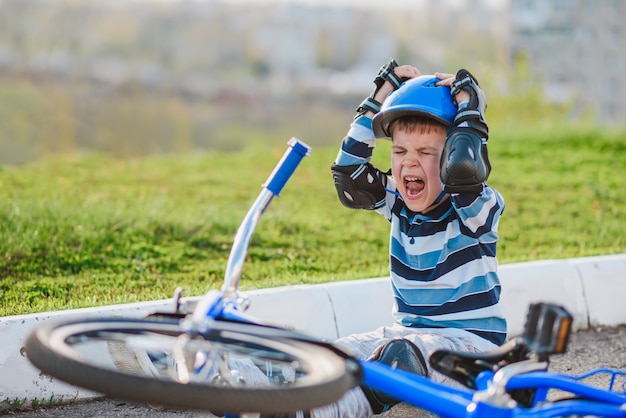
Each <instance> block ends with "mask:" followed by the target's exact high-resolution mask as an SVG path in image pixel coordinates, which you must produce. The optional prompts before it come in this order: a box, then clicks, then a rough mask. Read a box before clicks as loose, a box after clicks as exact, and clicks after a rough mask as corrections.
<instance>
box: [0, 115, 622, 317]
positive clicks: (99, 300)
mask: <svg viewBox="0 0 626 418" xmlns="http://www.w3.org/2000/svg"><path fill="white" fill-rule="evenodd" d="M285 141H286V138H285ZM337 147H338V145H337ZM337 147H332V148H317V149H314V150H313V154H312V156H311V157H309V158H307V159H305V160H304V161H303V163H302V165H301V166H300V167H299V168H298V170H297V172H296V174H295V175H294V177H293V178H292V180H291V181H290V182H289V183H288V184H287V186H286V187H285V189H284V191H283V193H282V195H281V197H280V198H278V199H276V200H275V201H274V202H273V203H272V206H271V207H270V209H269V210H268V211H267V212H266V214H265V215H264V217H263V219H262V220H261V222H260V224H259V227H258V229H257V232H256V234H255V236H254V238H253V240H252V242H251V245H250V251H249V257H248V260H247V261H246V264H245V266H244V276H243V279H242V283H241V284H242V288H244V289H251V288H262V287H269V286H280V285H286V284H297V283H319V282H328V281H335V280H348V279H358V278H366V277H377V276H382V275H387V269H388V261H387V256H388V255H387V245H388V225H387V222H386V221H385V220H384V219H383V218H382V217H380V216H377V215H376V214H373V213H369V212H364V211H350V210H348V209H345V208H343V207H342V206H341V204H340V203H339V202H338V200H337V198H336V196H335V191H334V187H333V184H332V179H331V177H330V173H329V166H330V163H331V161H332V160H333V159H334V157H335V154H336V152H337ZM625 148H626V141H625V140H624V132H623V131H609V130H596V129H593V128H581V127H576V128H574V127H570V128H567V127H565V128H564V127H560V128H558V129H557V128H540V127H537V128H535V129H534V130H533V131H532V132H530V129H528V130H524V131H522V132H520V131H515V130H513V129H510V128H505V127H500V128H499V127H497V126H496V127H494V128H493V129H492V133H491V139H490V156H491V160H492V163H493V167H494V168H493V172H492V176H491V178H490V184H491V185H492V186H494V187H496V188H497V189H498V190H499V191H500V192H501V193H502V194H503V196H504V198H505V200H506V209H505V213H504V216H503V218H502V221H501V223H500V234H501V240H500V245H499V252H498V258H499V260H500V263H501V264H502V263H510V262H517V261H527V260H535V259H548V258H569V257H579V256H590V255H599V254H613V253H620V252H623V251H624V250H625V249H626V242H625V237H626V222H624V220H625V219H626V194H625V193H624V185H623V181H624V179H625V178H626V152H625V151H626V149H625ZM283 150H284V147H283V146H276V147H273V148H272V147H265V148H261V147H249V148H246V149H245V151H243V152H239V153H225V152H221V153H220V152H214V153H206V154H193V155H178V156H161V157H145V158H140V159H125V160H123V159H113V158H109V157H106V156H102V155H83V156H73V157H59V158H54V159H53V158H47V159H44V160H40V161H37V162H33V163H30V164H27V165H23V166H8V167H4V168H2V169H0V315H14V314H21V313H29V312H37V311H47V310H56V309H70V308H78V307H86V306H97V305H104V304H113V303H124V302H133V301H140V300H153V299H161V298H166V297H170V296H171V295H172V293H173V290H174V288H175V287H176V286H182V287H183V288H184V291H185V294H187V295H198V294H201V293H204V292H205V291H206V290H208V289H209V288H215V287H219V286H220V284H221V281H222V278H223V273H224V268H225V264H226V260H227V258H228V254H229V250H230V245H231V243H232V240H233V237H234V234H235V232H236V228H237V226H238V225H239V222H240V221H241V220H242V219H243V217H244V215H245V213H246V211H247V209H248V207H249V206H250V204H251V203H252V202H253V201H254V199H255V197H256V195H257V194H258V192H259V190H260V185H261V183H262V182H263V181H264V180H265V179H266V178H267V176H268V174H269V173H270V172H271V170H272V168H273V166H274V164H275V163H276V161H278V159H279V158H280V156H281V155H282V152H283ZM388 155H389V147H388V144H385V143H383V144H381V146H380V149H378V150H377V153H376V162H377V164H378V165H379V166H380V167H381V168H385V169H386V168H388Z"/></svg>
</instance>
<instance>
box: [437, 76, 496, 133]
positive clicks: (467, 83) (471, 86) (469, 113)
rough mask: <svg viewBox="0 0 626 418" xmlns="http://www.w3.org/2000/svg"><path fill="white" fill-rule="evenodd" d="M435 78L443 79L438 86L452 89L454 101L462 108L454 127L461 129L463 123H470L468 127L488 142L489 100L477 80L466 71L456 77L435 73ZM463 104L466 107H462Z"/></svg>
mask: <svg viewBox="0 0 626 418" xmlns="http://www.w3.org/2000/svg"><path fill="white" fill-rule="evenodd" d="M435 76H436V77H437V78H439V79H441V81H440V82H438V83H437V85H438V86H448V87H450V93H451V94H452V98H453V100H454V101H455V102H456V104H457V105H459V106H460V108H459V111H458V113H457V115H456V117H455V119H454V126H456V127H460V126H462V124H463V122H468V123H467V125H466V126H467V127H469V128H471V129H475V130H476V131H477V133H478V134H479V135H480V136H481V137H482V138H484V139H485V140H487V139H488V138H489V128H488V127H487V122H486V121H485V110H486V109H487V98H486V96H485V93H484V92H483V90H482V89H481V88H480V86H479V85H478V81H477V80H476V78H474V76H473V75H472V74H471V73H470V72H469V71H467V70H465V69H461V70H459V71H458V72H457V73H456V75H453V74H446V73H435ZM463 103H466V105H463V106H461V104H463Z"/></svg>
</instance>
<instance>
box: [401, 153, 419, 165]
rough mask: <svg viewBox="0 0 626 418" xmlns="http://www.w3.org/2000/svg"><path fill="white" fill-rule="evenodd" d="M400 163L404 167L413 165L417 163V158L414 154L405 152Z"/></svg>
mask: <svg viewBox="0 0 626 418" xmlns="http://www.w3.org/2000/svg"><path fill="white" fill-rule="evenodd" d="M402 164H403V165H404V166H405V167H415V166H416V165H418V164H419V159H418V158H417V156H415V155H410V154H407V155H406V156H405V157H404V159H403V160H402Z"/></svg>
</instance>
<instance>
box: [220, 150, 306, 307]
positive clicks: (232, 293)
mask: <svg viewBox="0 0 626 418" xmlns="http://www.w3.org/2000/svg"><path fill="white" fill-rule="evenodd" d="M288 144H289V148H288V149H287V151H285V154H283V157H282V158H281V160H280V161H279V162H278V164H276V167H275V168H274V171H272V173H271V174H270V176H269V177H268V179H267V181H266V182H265V184H264V185H263V190H261V193H260V194H259V196H258V197H257V198H256V200H255V202H254V203H253V205H252V206H251V207H250V209H249V210H248V213H247V214H246V217H245V218H244V220H243V221H242V222H241V225H240V226H239V229H238V230H237V235H236V236H235V241H234V242H233V246H232V248H231V250H230V255H229V257H228V263H227V265H226V273H225V274H224V285H223V286H222V291H223V292H224V296H225V297H226V299H228V300H234V299H236V294H237V289H238V287H239V279H241V271H242V268H243V262H244V260H245V258H246V253H247V249H248V243H249V242H250V238H251V237H252V233H253V232H254V230H255V228H256V225H257V223H258V222H259V219H260V218H261V215H262V214H263V212H264V211H265V209H266V208H267V206H268V205H269V204H270V202H271V201H272V198H274V197H275V196H278V195H279V193H280V192H281V190H282V189H283V187H284V186H285V184H286V183H287V180H289V178H290V177H291V175H292V174H293V172H294V171H295V170H296V167H298V164H300V161H302V159H303V158H304V157H305V156H307V155H309V154H310V151H311V148H310V147H309V146H308V145H306V144H305V143H304V142H302V141H300V140H299V139H297V138H291V139H290V140H289V142H288Z"/></svg>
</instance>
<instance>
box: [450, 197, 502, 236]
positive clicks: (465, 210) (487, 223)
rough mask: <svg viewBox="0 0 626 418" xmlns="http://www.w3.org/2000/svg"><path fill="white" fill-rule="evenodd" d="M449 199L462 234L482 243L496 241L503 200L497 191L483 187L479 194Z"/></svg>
mask: <svg viewBox="0 0 626 418" xmlns="http://www.w3.org/2000/svg"><path fill="white" fill-rule="evenodd" d="M451 199H452V205H453V206H454V210H455V212H456V213H457V215H458V217H459V221H460V224H461V228H463V229H464V230H463V231H462V232H463V233H464V234H466V235H469V236H473V237H475V238H479V239H480V240H481V241H483V242H495V241H496V240H497V239H498V224H499V222H500V216H501V215H502V211H503V210H504V199H503V198H502V196H501V195H500V193H498V191H497V190H495V189H493V188H491V187H489V186H487V185H485V186H484V187H483V191H482V192H481V193H479V194H454V195H452V196H451Z"/></svg>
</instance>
